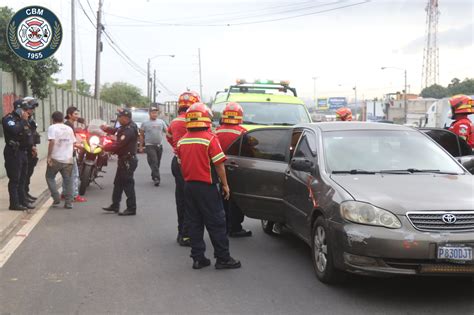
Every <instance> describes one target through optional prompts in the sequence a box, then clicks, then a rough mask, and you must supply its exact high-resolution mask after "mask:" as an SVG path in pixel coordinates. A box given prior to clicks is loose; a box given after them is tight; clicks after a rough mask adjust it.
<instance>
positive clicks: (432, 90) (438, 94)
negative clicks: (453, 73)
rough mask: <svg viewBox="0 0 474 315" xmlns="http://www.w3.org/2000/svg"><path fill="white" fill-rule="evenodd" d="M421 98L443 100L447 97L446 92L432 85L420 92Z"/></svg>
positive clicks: (444, 89)
mask: <svg viewBox="0 0 474 315" xmlns="http://www.w3.org/2000/svg"><path fill="white" fill-rule="evenodd" d="M421 96H422V97H424V98H443V97H446V96H448V90H447V89H446V88H445V87H443V86H441V85H439V84H433V85H432V86H429V87H426V88H424V89H423V90H422V91H421Z"/></svg>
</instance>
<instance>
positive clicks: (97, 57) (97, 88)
mask: <svg viewBox="0 0 474 315" xmlns="http://www.w3.org/2000/svg"><path fill="white" fill-rule="evenodd" d="M102 2H103V0H99V10H98V11H97V38H96V48H95V99H97V100H98V99H99V98H100V53H101V52H102V41H101V36H102V29H103V26H102Z"/></svg>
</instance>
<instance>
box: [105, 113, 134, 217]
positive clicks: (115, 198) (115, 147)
mask: <svg viewBox="0 0 474 315" xmlns="http://www.w3.org/2000/svg"><path fill="white" fill-rule="evenodd" d="M117 120H118V121H119V122H120V127H119V128H110V127H106V126H104V127H103V128H102V129H103V130H104V131H105V132H107V133H109V134H115V135H116V137H117V140H116V141H115V142H113V143H112V144H110V145H107V146H105V147H104V150H105V151H110V152H113V153H114V154H117V156H118V162H117V173H116V174H115V180H114V191H113V193H112V204H111V205H110V206H108V207H105V208H102V209H104V210H105V211H113V212H115V213H118V214H119V215H135V214H136V210H137V203H136V197H135V181H134V179H133V173H134V172H135V170H136V169H137V166H138V159H137V156H136V154H137V140H138V128H137V125H136V124H135V123H134V122H133V121H132V113H131V112H130V111H129V110H128V109H122V110H121V111H119V113H118V118H117ZM122 192H125V195H126V196H127V209H125V210H124V211H123V212H119V210H120V201H121V199H122Z"/></svg>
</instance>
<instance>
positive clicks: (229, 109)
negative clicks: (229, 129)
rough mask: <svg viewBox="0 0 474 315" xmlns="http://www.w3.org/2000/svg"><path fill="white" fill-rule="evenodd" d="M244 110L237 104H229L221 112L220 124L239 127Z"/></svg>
mask: <svg viewBox="0 0 474 315" xmlns="http://www.w3.org/2000/svg"><path fill="white" fill-rule="evenodd" d="M243 117H244V110H243V109H242V106H240V105H239V104H238V103H234V102H229V103H227V105H226V106H225V108H224V110H223V111H222V123H224V124H231V125H239V124H241V123H242V120H243Z"/></svg>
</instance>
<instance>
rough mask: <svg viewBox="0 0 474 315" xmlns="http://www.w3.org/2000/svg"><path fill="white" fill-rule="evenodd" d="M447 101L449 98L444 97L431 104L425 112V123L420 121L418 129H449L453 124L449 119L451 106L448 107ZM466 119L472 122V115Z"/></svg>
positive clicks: (473, 119) (473, 116)
mask: <svg viewBox="0 0 474 315" xmlns="http://www.w3.org/2000/svg"><path fill="white" fill-rule="evenodd" d="M471 97H472V96H471ZM449 99H450V98H449V97H446V98H443V99H439V100H437V101H435V102H433V104H432V105H431V106H430V107H429V108H428V110H427V111H426V114H425V121H422V123H421V125H420V127H424V128H449V126H451V123H452V122H453V120H452V119H451V105H449ZM468 117H469V119H470V120H471V121H474V115H469V116H468Z"/></svg>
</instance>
